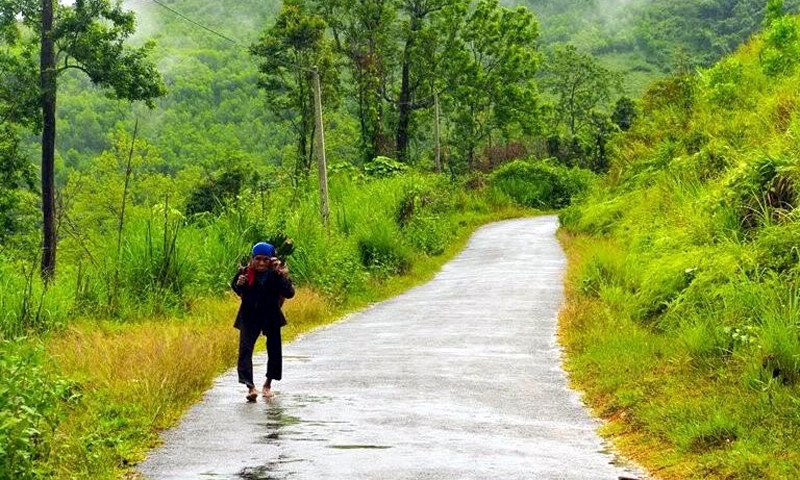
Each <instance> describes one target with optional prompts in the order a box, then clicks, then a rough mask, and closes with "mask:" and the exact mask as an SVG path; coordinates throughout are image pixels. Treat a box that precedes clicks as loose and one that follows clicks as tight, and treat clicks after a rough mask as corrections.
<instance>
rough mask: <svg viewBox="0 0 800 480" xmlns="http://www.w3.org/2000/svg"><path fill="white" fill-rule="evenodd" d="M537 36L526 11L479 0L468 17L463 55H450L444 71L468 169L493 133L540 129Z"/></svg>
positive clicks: (494, 0) (458, 143)
mask: <svg viewBox="0 0 800 480" xmlns="http://www.w3.org/2000/svg"><path fill="white" fill-rule="evenodd" d="M538 37H539V28H538V24H537V22H536V18H535V17H534V16H533V14H532V13H531V12H530V11H529V10H528V9H526V8H525V7H517V8H515V9H509V8H504V7H500V6H499V4H498V1H497V0H480V1H479V2H478V4H477V5H476V7H475V10H474V11H473V12H472V13H471V14H470V15H469V17H468V18H467V20H466V25H465V26H464V28H463V30H462V32H461V35H460V41H461V42H462V48H461V51H460V52H459V53H457V54H453V55H452V57H451V58H450V60H449V65H448V69H449V75H450V77H451V78H452V79H453V85H454V86H453V88H452V89H451V91H450V92H449V97H450V103H451V104H452V110H453V113H452V121H453V123H454V132H453V133H454V137H455V138H454V139H453V140H454V141H455V145H456V148H457V149H458V150H460V152H461V154H462V157H463V158H464V159H465V160H466V162H467V164H468V166H469V167H472V166H473V165H474V162H475V149H476V147H477V146H478V145H479V144H480V142H482V141H483V140H484V139H486V138H487V137H489V136H490V135H491V134H492V133H493V132H495V131H498V130H499V131H500V132H501V133H508V132H509V131H511V130H512V129H514V128H518V129H521V130H522V131H525V132H528V133H530V132H533V131H535V130H536V129H537V128H538V126H539V119H538V118H537V113H538V111H539V94H538V89H537V87H536V83H535V75H536V72H537V69H538V67H539V64H540V54H539V51H538V48H537V39H538Z"/></svg>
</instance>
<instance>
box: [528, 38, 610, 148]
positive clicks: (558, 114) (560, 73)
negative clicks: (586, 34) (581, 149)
mask: <svg viewBox="0 0 800 480" xmlns="http://www.w3.org/2000/svg"><path fill="white" fill-rule="evenodd" d="M544 85H545V86H546V87H547V88H548V89H549V90H550V92H551V93H552V94H553V96H554V97H555V105H554V108H553V118H552V123H553V124H554V125H565V126H566V128H567V129H568V131H569V133H570V135H571V136H572V137H577V136H578V135H579V134H580V133H581V131H582V130H583V129H584V128H588V127H589V126H590V125H591V123H592V112H593V111H595V110H597V109H599V108H603V109H605V108H608V105H609V103H610V101H611V98H612V96H613V94H614V93H615V92H617V91H619V90H620V88H621V81H620V78H619V75H617V74H615V73H614V72H612V71H610V70H608V69H607V68H604V67H602V66H601V65H600V64H599V63H598V61H597V60H596V59H595V58H594V57H592V56H591V55H589V54H586V53H581V52H579V51H578V50H577V48H575V46H573V45H564V46H559V47H556V48H554V49H553V50H552V51H551V52H550V55H549V56H548V60H547V66H546V68H545V71H544Z"/></svg>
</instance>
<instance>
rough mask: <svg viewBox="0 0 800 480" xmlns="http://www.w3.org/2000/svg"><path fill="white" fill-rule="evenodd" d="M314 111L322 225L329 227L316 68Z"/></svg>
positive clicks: (326, 178)
mask: <svg viewBox="0 0 800 480" xmlns="http://www.w3.org/2000/svg"><path fill="white" fill-rule="evenodd" d="M313 75H314V107H315V108H314V111H315V113H316V115H315V117H316V130H317V162H318V165H319V206H320V213H321V214H322V224H323V225H325V226H326V227H327V226H328V218H329V217H330V210H329V208H328V166H327V163H326V158H325V130H324V129H323V126H322V92H321V88H320V86H319V69H317V67H316V66H314V71H313Z"/></svg>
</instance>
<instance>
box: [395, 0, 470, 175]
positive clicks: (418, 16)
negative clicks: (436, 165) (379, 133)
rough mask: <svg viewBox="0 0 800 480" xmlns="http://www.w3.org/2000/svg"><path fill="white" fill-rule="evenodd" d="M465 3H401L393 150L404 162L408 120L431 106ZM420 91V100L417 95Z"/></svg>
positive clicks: (447, 0)
mask: <svg viewBox="0 0 800 480" xmlns="http://www.w3.org/2000/svg"><path fill="white" fill-rule="evenodd" d="M467 6H468V2H465V1H463V0H402V1H401V2H400V6H399V13H400V17H399V18H400V21H401V24H402V26H401V31H402V36H403V40H402V42H403V47H402V54H401V60H400V64H399V69H400V90H399V93H398V94H397V96H396V97H395V98H394V99H391V98H387V100H389V101H390V102H391V103H393V104H394V105H395V106H396V110H397V126H396V129H395V150H396V152H397V158H398V159H399V160H400V161H405V160H406V159H407V154H408V143H409V137H410V135H411V123H412V122H411V120H412V114H413V112H414V111H415V110H420V109H423V108H430V107H431V106H433V99H434V94H435V93H438V92H436V89H437V86H436V83H437V80H439V78H438V77H439V76H440V74H441V70H442V69H441V65H442V63H443V54H446V52H450V49H451V48H452V47H453V46H454V43H453V40H454V39H455V35H456V34H457V32H458V30H457V28H458V26H459V25H460V23H462V22H459V21H458V19H457V18H456V21H455V22H453V21H451V20H452V19H453V16H454V15H455V16H456V17H462V16H463V15H464V13H465V12H466V8H467ZM420 92H423V95H424V96H423V97H422V98H420V95H419V93H420Z"/></svg>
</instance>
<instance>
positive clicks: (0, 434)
mask: <svg viewBox="0 0 800 480" xmlns="http://www.w3.org/2000/svg"><path fill="white" fill-rule="evenodd" d="M42 354H43V349H42V348H41V347H40V346H33V345H32V344H31V343H30V342H26V341H18V342H9V341H4V342H0V478H9V479H11V478H13V479H17V480H27V479H36V478H41V477H42V474H43V472H41V471H40V469H41V468H42V465H43V464H44V460H46V459H47V456H48V454H49V452H50V448H51V446H52V442H53V439H52V437H51V435H50V432H52V431H53V430H54V428H55V427H56V425H58V423H59V422H60V421H61V419H62V418H63V416H64V414H65V409H66V408H67V407H68V406H69V405H71V404H75V403H77V401H78V400H79V398H80V396H79V395H78V392H77V389H76V386H75V385H74V384H73V383H71V382H68V381H67V380H65V379H63V378H58V377H56V378H53V375H52V373H51V372H48V371H46V370H45V368H44V367H43V366H42V364H41V362H42Z"/></svg>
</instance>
